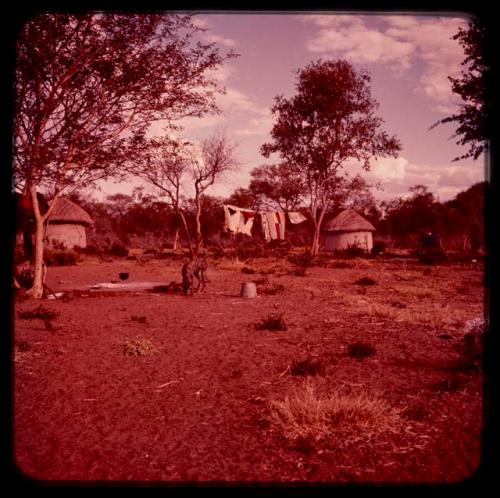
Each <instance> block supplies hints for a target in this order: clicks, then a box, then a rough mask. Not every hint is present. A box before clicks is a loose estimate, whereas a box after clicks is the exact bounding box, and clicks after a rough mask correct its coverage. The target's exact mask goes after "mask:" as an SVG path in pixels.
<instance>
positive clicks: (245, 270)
mask: <svg viewBox="0 0 500 498" xmlns="http://www.w3.org/2000/svg"><path fill="white" fill-rule="evenodd" d="M241 273H245V274H246V275H253V274H254V273H255V270H254V269H253V268H250V267H249V266H244V267H243V268H242V269H241Z"/></svg>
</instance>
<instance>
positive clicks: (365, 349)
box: [347, 342, 376, 359]
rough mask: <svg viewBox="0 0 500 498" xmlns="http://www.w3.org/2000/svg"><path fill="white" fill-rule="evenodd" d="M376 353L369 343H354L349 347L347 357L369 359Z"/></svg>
mask: <svg viewBox="0 0 500 498" xmlns="http://www.w3.org/2000/svg"><path fill="white" fill-rule="evenodd" d="M375 353H376V350H375V348H374V347H373V346H372V345H371V344H368V343H367V342H353V343H351V344H348V345H347V356H349V357H350V358H360V359H361V358H368V357H370V356H374V355H375Z"/></svg>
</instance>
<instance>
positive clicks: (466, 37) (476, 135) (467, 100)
mask: <svg viewBox="0 0 500 498" xmlns="http://www.w3.org/2000/svg"><path fill="white" fill-rule="evenodd" d="M486 36H487V31H486V27H485V26H484V25H483V24H481V23H480V21H479V20H478V19H474V20H472V21H471V22H470V23H469V25H468V28H467V29H464V28H459V30H458V33H457V34H456V35H455V36H453V38H452V39H453V40H458V41H459V43H460V45H462V47H463V49H464V52H465V59H464V60H463V62H462V66H466V68H467V69H466V71H462V72H461V75H460V77H459V78H452V77H448V79H449V80H450V81H451V84H452V90H453V92H454V93H456V94H457V95H459V96H460V97H461V99H462V100H463V101H464V103H463V104H462V105H461V106H460V107H459V111H458V112H457V113H455V114H453V115H452V116H449V117H447V118H444V119H441V120H439V121H438V122H437V123H435V124H434V125H432V126H431V129H432V128H434V127H435V126H437V125H438V124H442V123H452V122H456V123H457V124H458V127H457V129H456V133H455V134H454V135H453V136H454V137H455V138H456V137H460V138H459V140H458V141H457V142H456V143H457V144H458V145H468V146H469V150H468V151H467V152H466V153H465V154H464V155H462V156H459V157H456V158H454V159H453V161H459V160H460V159H467V158H469V157H472V158H473V159H474V160H476V159H478V157H479V156H480V155H481V154H482V153H483V152H484V151H486V150H487V149H488V142H487V140H488V138H489V133H490V129H491V128H490V126H491V125H490V115H491V113H490V111H489V108H488V103H487V102H486V101H485V93H486V92H485V90H486V87H487V86H490V85H491V82H490V79H491V63H490V57H491V56H490V53H489V52H488V51H487V50H486V43H485V42H486ZM490 50H491V49H490Z"/></svg>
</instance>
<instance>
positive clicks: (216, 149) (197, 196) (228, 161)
mask: <svg viewBox="0 0 500 498" xmlns="http://www.w3.org/2000/svg"><path fill="white" fill-rule="evenodd" d="M235 149H236V146H235V145H234V144H231V143H230V142H229V141H228V139H227V138H226V136H225V135H224V134H222V133H215V134H214V135H212V136H210V137H209V138H206V139H205V140H202V141H201V144H200V147H199V148H192V149H191V154H190V156H191V175H192V180H193V182H194V202H195V206H196V214H195V223H196V224H195V228H196V232H195V248H194V254H198V252H199V250H200V247H202V245H203V237H202V233H201V212H202V202H203V194H204V192H205V191H206V190H207V189H208V188H209V187H210V186H212V185H213V184H214V183H215V180H216V179H217V178H218V177H220V175H221V174H223V173H224V172H226V171H229V170H234V169H235V168H236V167H237V166H238V161H237V159H236V157H235Z"/></svg>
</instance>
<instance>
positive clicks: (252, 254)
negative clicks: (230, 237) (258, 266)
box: [234, 239, 266, 261]
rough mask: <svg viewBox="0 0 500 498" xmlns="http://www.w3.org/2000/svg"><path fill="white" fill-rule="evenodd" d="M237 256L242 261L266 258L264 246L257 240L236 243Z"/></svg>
mask: <svg viewBox="0 0 500 498" xmlns="http://www.w3.org/2000/svg"><path fill="white" fill-rule="evenodd" d="M234 248H235V250H236V256H237V257H238V259H239V260H240V261H247V260H249V259H251V258H262V257H264V256H265V252H266V251H265V247H264V245H263V244H262V243H261V242H259V241H257V240H255V239H242V240H240V241H238V242H236V243H235V246H234Z"/></svg>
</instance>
